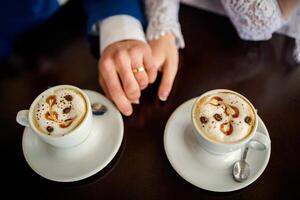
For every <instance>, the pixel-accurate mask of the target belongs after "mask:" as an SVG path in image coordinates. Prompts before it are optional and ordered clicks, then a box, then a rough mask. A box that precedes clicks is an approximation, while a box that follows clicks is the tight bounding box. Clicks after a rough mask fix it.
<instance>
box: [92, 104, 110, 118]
mask: <svg viewBox="0 0 300 200" xmlns="http://www.w3.org/2000/svg"><path fill="white" fill-rule="evenodd" d="M106 112H107V107H106V106H105V105H103V104H101V103H98V102H95V103H93V104H92V113H93V114H94V115H104V114H105V113H106Z"/></svg>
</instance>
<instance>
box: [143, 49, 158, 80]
mask: <svg viewBox="0 0 300 200" xmlns="http://www.w3.org/2000/svg"><path fill="white" fill-rule="evenodd" d="M143 62H144V66H145V69H146V71H147V74H148V79H149V83H153V82H154V81H155V79H156V77H157V69H158V67H157V66H155V63H154V59H153V56H152V53H151V49H150V48H149V49H148V48H147V49H146V50H144V60H143Z"/></svg>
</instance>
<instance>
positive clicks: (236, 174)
mask: <svg viewBox="0 0 300 200" xmlns="http://www.w3.org/2000/svg"><path fill="white" fill-rule="evenodd" d="M248 149H249V147H248V146H247V147H246V148H245V150H244V153H243V158H242V159H241V160H238V161H236V162H235V163H234V164H233V168H232V175H233V178H234V180H235V181H237V182H243V181H245V180H247V179H248V177H249V175H250V167H249V164H248V163H247V162H246V157H247V153H248Z"/></svg>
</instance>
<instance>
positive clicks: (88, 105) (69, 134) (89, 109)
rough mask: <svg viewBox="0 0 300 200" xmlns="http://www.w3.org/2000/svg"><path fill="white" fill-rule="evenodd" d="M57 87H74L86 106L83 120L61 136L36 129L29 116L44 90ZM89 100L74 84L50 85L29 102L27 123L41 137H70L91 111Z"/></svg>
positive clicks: (59, 138) (56, 138)
mask: <svg viewBox="0 0 300 200" xmlns="http://www.w3.org/2000/svg"><path fill="white" fill-rule="evenodd" d="M58 88H71V89H74V90H76V91H79V92H80V94H81V95H82V96H83V97H84V100H85V102H86V107H87V110H86V113H85V115H84V118H83V120H82V121H81V123H80V124H79V125H77V126H76V127H75V128H74V129H72V130H71V131H69V132H68V133H67V134H66V135H64V136H63V137H61V136H51V135H47V134H45V133H43V132H41V131H40V130H38V129H37V128H36V126H35V125H34V123H33V118H32V117H31V116H32V114H33V110H34V108H35V105H36V103H37V101H38V100H39V99H40V97H41V96H42V95H43V94H45V93H46V92H49V91H50V90H55V89H58ZM90 104H91V103H90V100H89V98H88V96H87V95H86V94H85V92H84V91H83V90H82V89H80V88H79V87H76V86H73V85H67V84H63V85H56V86H52V87H50V88H48V89H46V90H44V91H43V92H41V93H40V94H39V95H38V96H37V97H36V98H35V99H34V101H33V102H32V103H31V105H30V108H29V114H28V119H29V120H28V121H29V125H30V127H31V128H32V129H33V131H34V132H36V133H37V134H38V135H40V136H42V137H45V138H47V139H51V140H61V139H62V138H67V137H70V136H71V135H73V133H74V132H76V130H77V129H79V128H80V127H81V126H82V124H84V123H85V122H86V121H87V120H88V113H90V112H91V106H90Z"/></svg>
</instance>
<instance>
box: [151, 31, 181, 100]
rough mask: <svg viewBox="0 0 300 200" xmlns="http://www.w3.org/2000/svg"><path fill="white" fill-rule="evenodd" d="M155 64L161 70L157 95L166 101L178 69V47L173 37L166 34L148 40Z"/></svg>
mask: <svg viewBox="0 0 300 200" xmlns="http://www.w3.org/2000/svg"><path fill="white" fill-rule="evenodd" d="M149 45H150V47H151V49H152V55H153V58H154V62H155V65H156V66H158V67H159V71H161V72H162V80H161V83H160V86H159V89H158V97H159V98H160V100H162V101H166V100H167V98H168V96H169V94H170V92H171V89H172V86H173V82H174V79H175V76H176V73H177V70H178V49H177V47H176V42H175V37H174V36H173V35H172V34H166V35H164V36H162V37H160V38H159V39H157V40H152V41H149Z"/></svg>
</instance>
